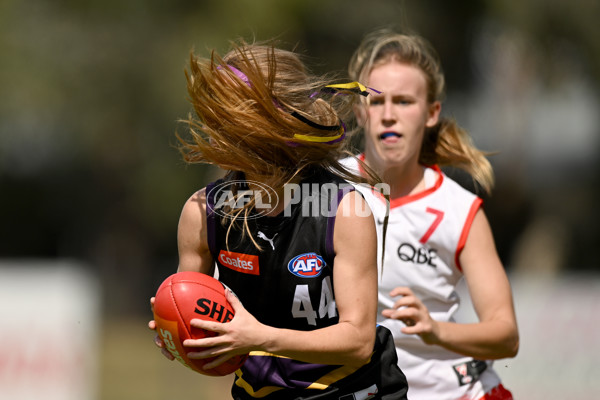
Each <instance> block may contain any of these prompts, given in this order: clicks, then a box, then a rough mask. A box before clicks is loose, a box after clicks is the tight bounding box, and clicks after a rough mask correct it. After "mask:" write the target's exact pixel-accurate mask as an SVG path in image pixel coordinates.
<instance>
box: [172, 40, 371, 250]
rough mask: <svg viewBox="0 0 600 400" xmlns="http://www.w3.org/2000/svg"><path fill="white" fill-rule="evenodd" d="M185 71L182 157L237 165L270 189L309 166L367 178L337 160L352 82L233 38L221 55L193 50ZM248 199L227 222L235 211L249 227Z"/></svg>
mask: <svg viewBox="0 0 600 400" xmlns="http://www.w3.org/2000/svg"><path fill="white" fill-rule="evenodd" d="M186 78H187V90H188V95H189V101H190V102H191V104H192V106H193V108H194V112H195V115H189V116H188V118H187V119H186V120H185V121H184V122H185V123H186V124H187V126H188V128H189V129H188V132H189V138H187V139H185V138H183V137H182V136H180V135H179V134H177V138H178V140H179V144H180V146H179V147H180V151H181V152H182V154H183V158H184V160H185V161H187V162H189V163H208V164H213V165H217V166H219V167H221V168H222V169H225V170H227V171H230V176H235V175H233V174H236V173H239V172H242V173H244V174H245V175H246V176H251V177H252V179H256V180H258V181H260V182H261V183H263V184H266V185H268V186H269V187H270V188H272V189H274V190H280V189H282V188H283V186H284V185H285V184H286V183H289V182H292V181H299V180H301V179H302V178H304V177H305V176H306V175H308V174H310V173H311V171H313V170H314V167H319V168H324V169H327V170H329V171H332V172H333V173H335V174H336V175H338V176H340V177H341V178H343V179H346V180H349V181H353V182H364V181H365V179H364V178H362V179H361V177H359V176H356V175H354V174H352V173H351V172H349V171H348V170H346V169H345V168H344V167H343V166H342V165H341V164H340V162H339V160H340V159H341V158H342V155H345V154H346V150H345V146H346V144H345V141H344V140H343V139H344V136H345V134H346V127H345V125H344V123H343V122H342V119H343V118H346V117H348V116H350V115H351V112H352V106H353V104H354V103H355V102H356V98H357V97H358V96H353V95H352V94H354V93H355V92H356V90H354V89H353V88H352V87H350V88H347V87H346V86H345V85H337V86H341V87H342V88H341V89H339V90H338V89H336V88H335V87H336V85H335V84H334V85H333V87H332V83H333V82H332V80H331V79H330V78H328V77H325V76H316V75H313V74H311V73H310V72H309V71H308V69H307V68H306V66H305V65H304V63H303V61H302V60H301V58H300V56H299V55H298V54H296V53H294V52H291V51H287V50H282V49H279V48H276V47H275V45H274V44H273V43H269V44H267V43H264V44H259V43H255V44H247V43H245V42H244V41H239V42H232V49H231V50H230V51H229V52H228V53H227V54H226V55H225V56H223V57H220V56H219V55H218V54H216V53H215V52H212V54H211V57H210V58H200V57H197V56H196V55H194V54H193V53H191V54H190V60H189V69H188V70H186ZM356 86H357V87H359V86H360V87H362V85H359V84H356ZM344 92H347V93H344ZM340 94H344V95H340ZM258 190H259V191H260V190H261V189H260V188H258ZM253 206H254V199H252V200H251V201H249V202H247V203H246V204H245V206H244V207H243V208H241V209H236V210H230V212H229V216H230V217H231V222H232V223H231V224H230V229H231V227H232V226H233V222H235V220H236V219H237V218H238V217H241V219H242V221H243V223H244V227H245V228H246V229H244V231H245V232H249V230H248V229H247V217H248V213H249V212H250V210H251V209H252V207H253ZM249 236H250V237H251V238H252V235H249ZM252 240H253V239H252ZM253 241H254V240H253ZM255 245H256V246H257V247H259V248H260V246H258V244H257V243H256V242H255Z"/></svg>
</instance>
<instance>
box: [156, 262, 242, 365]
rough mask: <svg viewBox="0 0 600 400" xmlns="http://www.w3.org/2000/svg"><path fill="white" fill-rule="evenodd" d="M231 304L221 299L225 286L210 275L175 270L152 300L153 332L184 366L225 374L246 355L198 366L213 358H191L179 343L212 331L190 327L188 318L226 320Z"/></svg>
mask: <svg viewBox="0 0 600 400" xmlns="http://www.w3.org/2000/svg"><path fill="white" fill-rule="evenodd" d="M233 315H234V311H233V307H232V306H231V304H229V302H228V301H227V299H226V298H225V287H224V286H223V284H222V283H221V282H219V281H218V280H216V279H215V278H213V277H210V276H208V275H206V274H202V273H200V272H190V271H185V272H178V273H175V274H173V275H171V276H169V277H168V278H167V279H165V281H164V282H163V283H162V284H161V285H160V287H159V288H158V291H157V292H156V296H155V299H154V320H155V321H156V332H157V333H158V335H159V336H160V338H161V339H162V340H163V342H164V343H165V347H166V349H167V350H168V351H169V352H170V353H171V354H172V355H173V357H175V358H176V359H177V360H178V361H179V362H181V363H182V364H183V365H185V366H186V367H188V368H190V369H192V370H194V371H196V372H199V373H201V374H204V375H210V376H223V375H228V374H230V373H232V372H234V371H236V370H237V369H238V368H240V367H241V366H242V364H243V363H244V361H246V358H247V357H248V355H239V356H235V357H232V358H230V359H229V360H227V361H225V362H224V363H223V364H221V365H218V366H216V367H215V368H212V369H208V370H206V369H202V367H203V366H204V365H205V364H207V363H209V362H211V361H212V360H214V359H215V357H212V358H206V359H203V360H194V359H190V358H188V357H187V351H189V350H186V349H185V348H184V346H183V344H182V343H183V341H184V340H186V339H202V338H205V337H211V336H215V335H216V333H215V332H212V331H206V330H204V329H198V328H194V327H191V326H190V321H191V320H192V319H195V318H197V319H203V320H206V321H215V322H222V323H225V322H228V321H231V319H233Z"/></svg>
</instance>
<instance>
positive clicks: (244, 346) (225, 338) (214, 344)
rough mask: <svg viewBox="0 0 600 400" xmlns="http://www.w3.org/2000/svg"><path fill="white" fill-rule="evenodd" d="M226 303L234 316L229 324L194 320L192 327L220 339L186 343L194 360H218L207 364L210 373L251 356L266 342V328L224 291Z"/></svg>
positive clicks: (228, 291) (230, 294)
mask: <svg viewBox="0 0 600 400" xmlns="http://www.w3.org/2000/svg"><path fill="white" fill-rule="evenodd" d="M225 296H226V298H227V301H228V302H229V304H231V306H232V307H233V309H234V311H235V316H234V317H233V319H232V320H231V321H229V322H227V323H220V322H213V321H205V320H202V319H193V320H191V321H190V326H192V327H194V328H198V329H204V330H207V331H212V332H215V333H217V336H213V337H206V338H202V339H187V340H185V341H184V342H183V345H184V346H186V348H187V349H188V350H189V352H188V354H187V355H188V357H189V358H191V359H205V358H212V357H216V358H215V360H214V361H212V362H210V363H208V364H206V365H205V366H204V369H211V368H214V367H216V366H218V365H221V364H223V363H224V362H225V361H227V360H229V359H230V358H232V357H234V356H236V355H242V354H248V353H249V352H250V351H251V350H259V349H260V348H261V345H262V342H263V341H264V338H265V330H266V329H267V327H266V326H265V325H263V324H261V323H260V322H258V321H257V320H256V318H254V317H253V316H252V315H251V314H250V313H249V312H248V311H246V309H245V308H244V306H243V305H242V303H241V302H240V300H239V299H238V298H237V296H235V295H234V294H233V293H232V292H231V291H230V290H225Z"/></svg>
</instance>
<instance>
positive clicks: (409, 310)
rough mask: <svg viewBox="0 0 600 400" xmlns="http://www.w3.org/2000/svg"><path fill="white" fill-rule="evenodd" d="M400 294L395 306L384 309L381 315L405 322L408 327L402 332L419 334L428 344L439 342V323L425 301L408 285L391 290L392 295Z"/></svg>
mask: <svg viewBox="0 0 600 400" xmlns="http://www.w3.org/2000/svg"><path fill="white" fill-rule="evenodd" d="M398 296H400V297H399V299H398V300H397V301H396V302H395V303H394V308H391V309H390V308H388V309H385V310H383V311H382V312H381V315H383V316H384V317H386V318H390V319H397V320H400V321H402V322H404V324H405V325H406V327H404V328H402V329H401V332H402V333H404V334H406V335H419V336H420V337H421V339H423V341H424V342H425V343H427V344H436V343H439V339H438V334H439V327H438V323H437V322H436V321H435V320H434V319H433V318H431V315H430V314H429V310H428V309H427V307H426V306H425V305H424V304H423V302H422V301H421V300H420V299H419V298H418V297H417V296H416V295H415V294H414V293H413V291H412V290H411V289H410V288H408V287H403V286H400V287H397V288H395V289H394V290H392V291H391V292H390V297H398Z"/></svg>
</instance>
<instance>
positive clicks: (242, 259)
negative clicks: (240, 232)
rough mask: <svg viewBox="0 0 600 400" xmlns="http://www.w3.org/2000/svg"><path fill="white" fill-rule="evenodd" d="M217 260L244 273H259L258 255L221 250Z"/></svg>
mask: <svg viewBox="0 0 600 400" xmlns="http://www.w3.org/2000/svg"><path fill="white" fill-rule="evenodd" d="M219 262H220V263H221V264H222V265H224V266H225V267H227V268H229V269H232V270H234V271H238V272H242V273H244V274H250V275H259V273H260V272H259V269H258V256H253V255H250V254H242V253H236V252H233V251H225V250H221V252H220V253H219Z"/></svg>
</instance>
